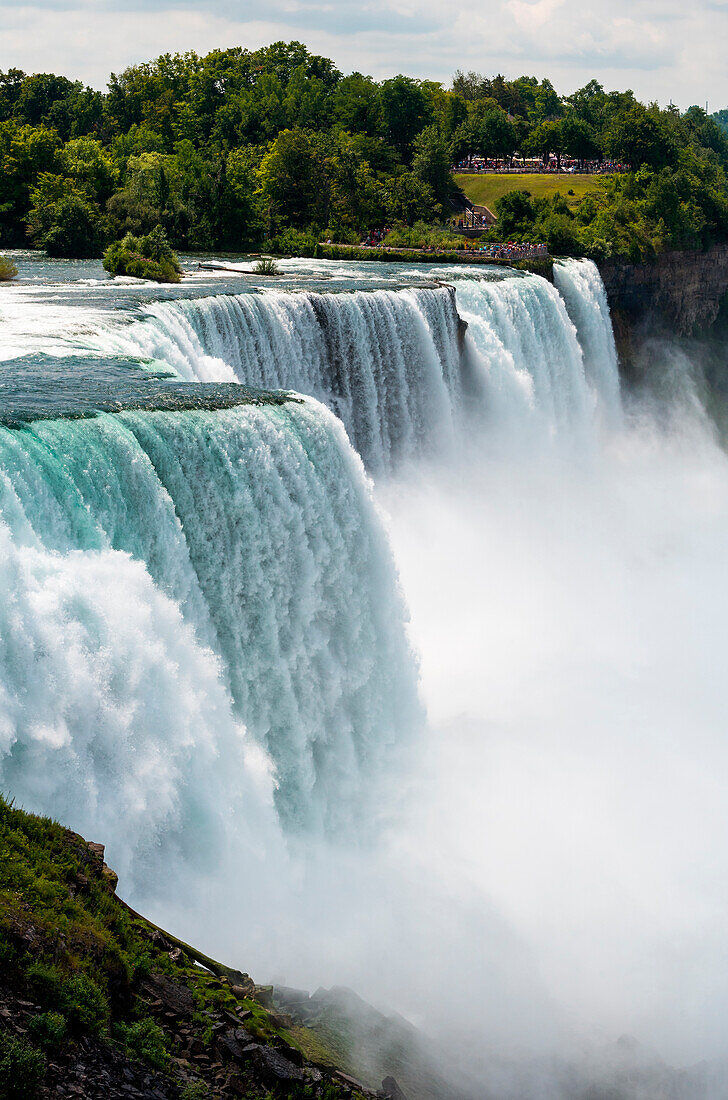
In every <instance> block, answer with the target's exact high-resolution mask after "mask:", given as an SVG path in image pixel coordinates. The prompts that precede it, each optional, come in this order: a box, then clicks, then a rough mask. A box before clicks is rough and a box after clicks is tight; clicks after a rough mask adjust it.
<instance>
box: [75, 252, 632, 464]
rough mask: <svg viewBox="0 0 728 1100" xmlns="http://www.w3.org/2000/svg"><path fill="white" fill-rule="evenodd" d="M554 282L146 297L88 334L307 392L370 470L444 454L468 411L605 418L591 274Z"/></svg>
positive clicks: (609, 408)
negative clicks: (129, 315) (120, 323)
mask: <svg viewBox="0 0 728 1100" xmlns="http://www.w3.org/2000/svg"><path fill="white" fill-rule="evenodd" d="M443 274H447V273H446V272H443ZM555 278H556V280H557V287H554V286H552V285H551V284H550V283H548V282H547V281H546V280H545V279H542V278H539V277H538V276H529V275H522V274H520V273H519V274H513V275H510V276H507V277H498V278H482V277H481V278H462V277H459V278H458V279H457V280H456V281H455V283H454V287H418V288H410V289H398V290H387V291H381V290H380V291H361V290H359V291H354V292H352V293H336V294H313V293H285V292H280V291H271V292H267V293H263V294H260V293H245V294H238V295H218V296H216V297H212V298H202V299H188V300H183V301H176V302H167V303H155V304H153V305H149V306H146V307H145V308H144V311H143V314H144V319H143V320H142V321H139V322H136V323H134V324H133V325H131V326H128V327H127V328H126V329H124V330H121V331H119V330H118V329H111V330H106V331H104V332H102V333H100V334H99V338H98V341H97V343H98V346H99V348H100V349H101V350H103V351H105V352H114V353H117V354H118V353H125V354H128V355H134V356H137V357H138V356H143V357H145V358H147V359H151V360H154V361H156V362H158V363H161V364H163V365H165V366H166V367H167V368H169V367H171V368H172V369H173V370H174V371H175V373H176V374H177V375H178V376H179V377H181V378H184V379H188V380H196V381H209V380H216V381H230V380H237V381H239V382H243V383H245V384H247V385H250V386H255V387H263V388H266V389H283V390H295V391H298V392H301V393H305V394H309V395H310V396H312V397H315V398H316V399H317V400H319V401H321V402H323V403H324V404H326V405H328V407H329V408H330V409H331V410H332V411H333V412H334V413H335V414H336V415H337V416H338V417H339V418H340V419H341V421H342V422H343V424H344V426H345V427H346V430H347V433H348V435H349V438H350V440H351V442H352V444H353V446H354V448H355V449H356V450H357V451H358V453H359V454H360V455H361V457H362V459H363V461H364V463H365V465H366V467H367V468H368V469H369V470H370V471H371V472H372V473H373V474H374V475H375V476H379V475H382V474H390V473H392V472H393V471H395V470H397V469H398V468H399V467H400V466H401V465H402V463H403V462H404V461H406V460H408V459H412V458H415V457H417V456H418V455H427V454H438V453H445V451H446V450H447V449H448V448H449V447H451V446H452V443H453V440H456V439H457V438H458V436H459V435H460V434H461V433H462V430H463V418H464V416H466V415H469V414H471V413H473V412H475V413H476V414H477V412H478V411H479V410H480V411H483V410H484V411H487V412H488V414H489V420H490V422H491V423H493V421H495V420H501V421H502V422H506V421H507V422H508V423H511V424H515V425H516V426H517V425H518V424H519V423H520V430H522V431H524V432H526V433H528V434H533V433H534V432H539V431H540V432H544V431H545V432H547V433H550V434H554V433H556V434H558V433H569V432H574V431H576V432H577V433H580V434H582V435H583V434H587V435H588V434H589V432H591V430H592V429H593V426H594V424H595V423H596V422H597V421H598V420H600V419H609V420H611V421H613V420H614V417H615V416H616V415H618V410H619V380H618V371H617V359H616V352H615V349H614V338H613V336H612V331H611V324H610V321H609V310H608V307H607V303H606V296H605V294H604V288H603V286H602V284H601V279H600V277H599V273H598V271H597V269H596V266H595V265H594V264H592V263H591V262H590V261H566V262H565V263H563V264H561V265H559V264H557V265H556V266H555ZM463 320H464V321H465V322H467V328H468V332H467V335H466V338H465V341H464V342H463V339H462V321H463ZM463 352H465V354H463Z"/></svg>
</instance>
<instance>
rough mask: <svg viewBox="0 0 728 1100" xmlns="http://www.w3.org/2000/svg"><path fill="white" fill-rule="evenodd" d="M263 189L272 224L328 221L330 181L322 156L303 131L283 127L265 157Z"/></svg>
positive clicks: (260, 176) (301, 225) (261, 167)
mask: <svg viewBox="0 0 728 1100" xmlns="http://www.w3.org/2000/svg"><path fill="white" fill-rule="evenodd" d="M259 179H260V192H261V196H262V198H263V202H264V204H265V209H266V211H267V216H268V219H269V221H270V224H271V226H278V225H279V224H280V223H281V222H282V221H283V220H286V221H288V222H290V224H291V225H293V226H294V227H296V228H303V227H304V226H305V225H308V224H310V223H311V222H313V221H318V223H319V224H320V225H326V223H327V221H328V216H327V215H328V191H329V181H328V179H327V176H326V168H325V163H324V160H323V157H322V156H321V154H320V152H319V150H318V149H317V148H316V146H315V145H314V143H313V142H312V140H311V138H310V136H309V134H307V133H306V132H305V131H303V130H283V131H282V132H281V133H280V134H279V135H278V137H277V138H276V140H275V141H274V142H273V144H272V145H271V147H270V149H269V151H268V152H267V153H266V155H265V156H264V157H263V160H262V161H261V165H260V171H259Z"/></svg>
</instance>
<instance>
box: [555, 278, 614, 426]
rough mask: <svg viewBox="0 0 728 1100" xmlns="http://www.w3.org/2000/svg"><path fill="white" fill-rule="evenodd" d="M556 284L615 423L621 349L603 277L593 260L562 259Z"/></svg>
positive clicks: (591, 375)
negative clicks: (615, 332)
mask: <svg viewBox="0 0 728 1100" xmlns="http://www.w3.org/2000/svg"><path fill="white" fill-rule="evenodd" d="M554 283H555V284H556V287H557V289H558V291H559V293H560V295H561V297H562V298H563V299H564V302H565V303H566V308H567V310H568V313H569V316H570V318H571V320H572V321H573V323H574V325H575V327H576V331H577V335H578V337H579V343H580V345H581V348H582V351H583V353H584V368H585V370H586V375H587V378H589V380H590V381H591V383H592V385H593V386H594V388H595V389H596V391H597V393H598V394H599V397H600V399H601V406H602V409H603V412H604V415H605V417H606V418H607V420H608V422H609V423H611V424H617V423H619V421H620V418H621V405H620V396H619V371H618V364H617V348H616V345H615V343H614V332H613V330H612V322H611V318H610V316H609V303H608V302H607V293H606V291H605V289H604V283H603V282H602V277H601V275H600V274H599V269H598V267H597V265H596V264H595V263H594V262H593V261H592V260H559V261H558V262H557V263H555V264H554Z"/></svg>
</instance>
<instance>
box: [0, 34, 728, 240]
mask: <svg viewBox="0 0 728 1100" xmlns="http://www.w3.org/2000/svg"><path fill="white" fill-rule="evenodd" d="M720 121H721V120H720V119H716V118H714V117H710V116H708V115H706V113H705V112H704V111H702V110H701V109H700V108H698V107H691V108H690V109H689V110H688V111H687V112H685V113H681V112H680V111H678V110H677V109H676V108H672V107H671V108H667V109H660V108H659V107H657V106H656V105H655V104H651V105H644V104H641V103H639V102H638V101H637V100H636V98H635V96H634V95H633V93H632V92H630V91H627V92H605V91H604V89H603V88H602V86H601V85H600V84H598V83H597V82H596V81H591V82H590V83H589V84H587V85H586V86H585V87H584V88H582V89H580V90H579V91H577V92H576V93H574V95H572V96H560V95H559V94H558V93H557V92H556V91H555V89H554V88H553V86H552V85H551V83H550V82H549V81H548V80H537V79H536V78H535V77H521V78H519V79H517V80H513V81H507V80H505V79H504V78H503V77H502V76H496V77H495V78H493V79H490V78H486V77H483V76H480V75H478V74H476V73H468V74H463V73H460V72H458V73H456V74H455V78H454V80H453V83H452V87H450V88H445V87H443V85H442V84H439V83H437V82H434V81H428V80H416V79H413V78H410V77H406V76H402V75H400V76H396V77H393V78H392V79H389V80H383V81H380V82H377V81H375V80H373V79H372V78H371V77H368V76H364V75H362V74H361V73H351V74H349V75H344V74H342V73H341V72H340V71H339V70H338V69H337V68H336V67H335V65H334V64H333V62H332V61H331V60H329V59H328V58H325V57H321V56H318V55H316V54H312V53H311V52H310V51H309V50H308V49H307V48H306V47H305V46H304V45H302V44H301V43H299V42H289V43H284V42H276V43H273V44H272V45H270V46H267V47H265V48H263V49H260V50H255V51H249V50H245V49H242V48H238V47H236V48H232V49H228V50H215V51H213V52H212V53H209V54H207V55H206V56H205V57H200V56H198V55H197V54H195V53H185V54H175V55H171V54H165V55H163V56H161V57H159V58H157V59H156V60H155V61H151V62H149V63H147V64H141V65H134V66H131V67H129V68H127V69H125V70H124V72H122V73H120V74H118V75H117V74H112V75H111V77H110V79H109V83H108V88H107V91H106V92H99V91H97V90H95V89H92V88H89V87H85V86H84V85H83V84H82V83H81V82H79V81H72V80H69V79H68V78H66V77H63V76H57V75H53V74H36V75H26V74H25V73H23V72H21V71H19V70H17V69H11V70H9V71H8V72H5V73H2V72H0V246H5V247H23V246H27V245H28V244H31V245H32V246H34V247H38V248H44V249H46V250H47V251H48V252H49V253H50V254H51V255H57V256H77V257H83V256H97V255H100V253H101V251H102V250H103V248H104V247H105V246H106V245H107V244H108V243H109V242H110V241H113V240H117V239H119V238H121V237H123V236H124V235H125V234H127V233H132V234H134V235H136V236H138V237H143V236H144V235H148V234H149V233H151V232H152V231H153V230H154V229H155V227H157V226H160V227H161V228H162V229H164V231H165V233H166V235H167V237H168V238H169V240H170V241H171V242H172V244H173V245H174V246H175V247H176V248H177V249H183V250H192V251H195V250H199V251H206V250H242V249H246V248H256V247H260V246H261V245H265V246H266V247H271V248H274V249H278V250H279V251H306V250H309V249H310V248H311V247H312V245H313V244H315V242H316V241H317V240H320V239H321V238H322V237H330V238H332V239H335V240H338V241H343V242H351V243H354V242H356V241H358V240H360V239H361V237H362V235H364V234H366V233H367V232H369V231H371V230H372V229H375V228H381V227H382V226H393V227H394V226H399V227H403V226H412V225H413V224H414V223H415V222H417V223H425V224H427V225H437V224H438V223H442V222H443V221H445V220H446V219H447V218H448V217H449V216H450V215H451V213H452V208H453V203H454V202H455V203H456V202H457V188H456V186H455V183H454V181H453V175H452V171H451V167H452V164H453V162H454V161H457V160H460V159H461V158H462V157H464V156H471V155H483V156H487V157H506V158H507V157H510V156H512V155H513V154H514V153H515V152H516V151H519V152H524V153H533V154H534V155H541V156H546V155H548V154H550V153H553V154H556V155H557V156H558V155H560V154H564V153H565V154H569V155H571V156H573V157H576V158H578V159H580V160H603V159H605V158H607V159H612V160H618V161H621V162H623V163H624V164H625V165H627V166H628V168H629V171H627V172H625V174H624V175H620V176H619V177H618V178H616V179H611V180H610V181H608V182H607V183H606V184H604V185H603V186H602V187H601V188H600V190H599V191H598V193H596V194H595V196H587V198H586V199H584V200H583V201H582V202H581V203H580V204H579V205H578V206H577V207H576V209H574V208H572V207H571V206H570V205H568V204H567V203H566V202H565V201H564V199H561V198H560V197H559V196H557V198H556V199H552V200H538V201H536V200H533V199H532V198H531V196H529V195H528V194H527V193H525V192H521V193H517V195H516V197H515V198H514V197H512V196H506V197H505V199H503V200H501V202H500V209H499V211H498V213H499V225H498V229H497V233H498V235H499V236H501V237H504V236H505V237H509V238H511V237H512V238H516V239H528V238H529V237H530V238H531V239H532V238H533V237H534V235H536V236H538V237H539V239H545V240H547V241H548V242H549V244H550V246H551V248H552V250H553V251H557V252H558V251H561V252H564V251H566V252H576V253H586V254H593V255H604V254H629V255H633V256H634V257H642V256H645V255H648V254H649V253H650V252H651V251H656V250H659V249H660V248H664V247H674V246H680V245H691V246H699V245H704V244H708V243H710V242H711V241H712V240H717V239H724V238H728V186H727V185H726V171H727V170H728V134H727V133H726V130H725V128H724V127H723V126H722V125H721V124H720Z"/></svg>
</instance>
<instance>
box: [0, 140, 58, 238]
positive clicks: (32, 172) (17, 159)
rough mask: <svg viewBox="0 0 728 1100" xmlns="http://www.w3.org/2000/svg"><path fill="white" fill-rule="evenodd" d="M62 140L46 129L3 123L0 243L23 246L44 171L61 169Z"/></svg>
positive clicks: (0, 141)
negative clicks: (32, 199)
mask: <svg viewBox="0 0 728 1100" xmlns="http://www.w3.org/2000/svg"><path fill="white" fill-rule="evenodd" d="M59 146H60V141H59V139H58V135H57V134H56V132H55V131H54V130H49V129H47V128H46V127H45V126H20V125H18V124H17V123H16V122H5V123H0V242H2V243H3V244H6V245H15V246H16V247H17V246H20V245H22V244H23V243H24V241H25V223H26V219H27V217H28V211H29V209H30V193H31V191H32V190H33V188H34V187H35V186H36V184H37V181H38V178H39V176H40V175H41V174H42V173H43V172H52V171H53V170H54V169H56V168H57V160H58V149H59Z"/></svg>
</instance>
